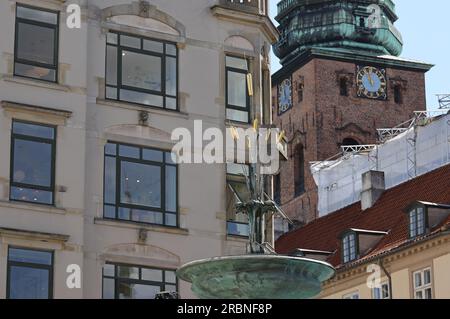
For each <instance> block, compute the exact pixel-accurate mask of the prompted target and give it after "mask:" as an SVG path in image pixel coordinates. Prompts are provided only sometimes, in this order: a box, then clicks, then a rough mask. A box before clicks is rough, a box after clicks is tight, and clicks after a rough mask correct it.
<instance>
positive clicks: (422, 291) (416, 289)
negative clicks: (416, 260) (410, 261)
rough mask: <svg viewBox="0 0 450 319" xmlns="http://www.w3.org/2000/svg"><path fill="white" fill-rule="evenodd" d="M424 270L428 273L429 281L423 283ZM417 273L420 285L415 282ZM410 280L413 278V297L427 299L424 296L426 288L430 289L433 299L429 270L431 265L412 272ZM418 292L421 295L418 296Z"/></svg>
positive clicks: (431, 273)
mask: <svg viewBox="0 0 450 319" xmlns="http://www.w3.org/2000/svg"><path fill="white" fill-rule="evenodd" d="M426 272H429V273H430V282H429V283H426V284H425V273H426ZM417 275H419V276H420V285H417V282H416V276H417ZM412 280H413V287H414V289H413V291H414V299H427V298H426V297H425V296H426V291H427V290H429V291H430V295H431V299H433V272H432V270H431V267H428V268H424V269H422V270H418V271H415V272H413V276H412ZM419 294H420V295H421V297H419V296H418V295H419Z"/></svg>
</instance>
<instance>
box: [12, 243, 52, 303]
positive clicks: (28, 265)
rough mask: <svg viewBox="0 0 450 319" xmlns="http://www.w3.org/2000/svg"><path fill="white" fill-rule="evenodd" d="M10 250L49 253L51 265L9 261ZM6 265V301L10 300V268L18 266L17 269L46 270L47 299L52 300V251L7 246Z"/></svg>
mask: <svg viewBox="0 0 450 319" xmlns="http://www.w3.org/2000/svg"><path fill="white" fill-rule="evenodd" d="M10 249H20V250H28V251H36V252H45V253H49V254H51V256H52V259H51V260H52V262H51V265H44V264H36V263H30V262H20V261H10V260H9V255H10ZM6 260H7V265H6V299H10V298H11V296H10V294H11V291H10V290H11V266H18V267H24V268H25V267H26V268H32V269H44V270H48V274H49V276H48V298H47V299H53V296H54V291H53V282H54V278H53V277H54V271H55V270H54V267H55V252H54V251H52V250H45V249H35V248H25V247H18V246H8V257H7V259H6Z"/></svg>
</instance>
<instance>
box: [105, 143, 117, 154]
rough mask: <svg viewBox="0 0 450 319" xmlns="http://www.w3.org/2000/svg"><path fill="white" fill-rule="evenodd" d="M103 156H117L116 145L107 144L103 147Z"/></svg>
mask: <svg viewBox="0 0 450 319" xmlns="http://www.w3.org/2000/svg"><path fill="white" fill-rule="evenodd" d="M105 154H107V155H116V154H117V145H116V144H113V143H108V144H106V145H105Z"/></svg>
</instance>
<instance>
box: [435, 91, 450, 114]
mask: <svg viewBox="0 0 450 319" xmlns="http://www.w3.org/2000/svg"><path fill="white" fill-rule="evenodd" d="M437 97H438V101H439V109H441V110H446V109H450V94H438V95H437Z"/></svg>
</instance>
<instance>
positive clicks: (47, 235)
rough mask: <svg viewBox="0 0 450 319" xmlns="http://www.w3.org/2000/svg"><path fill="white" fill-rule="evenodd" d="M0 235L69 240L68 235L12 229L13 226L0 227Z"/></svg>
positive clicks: (60, 240)
mask: <svg viewBox="0 0 450 319" xmlns="http://www.w3.org/2000/svg"><path fill="white" fill-rule="evenodd" d="M0 236H6V237H18V238H26V239H34V240H41V241H42V240H45V241H54V242H55V241H56V242H63V243H65V242H67V241H69V238H70V236H69V235H61V234H53V233H42V232H36V231H30V230H22V229H13V228H4V227H1V228H0Z"/></svg>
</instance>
